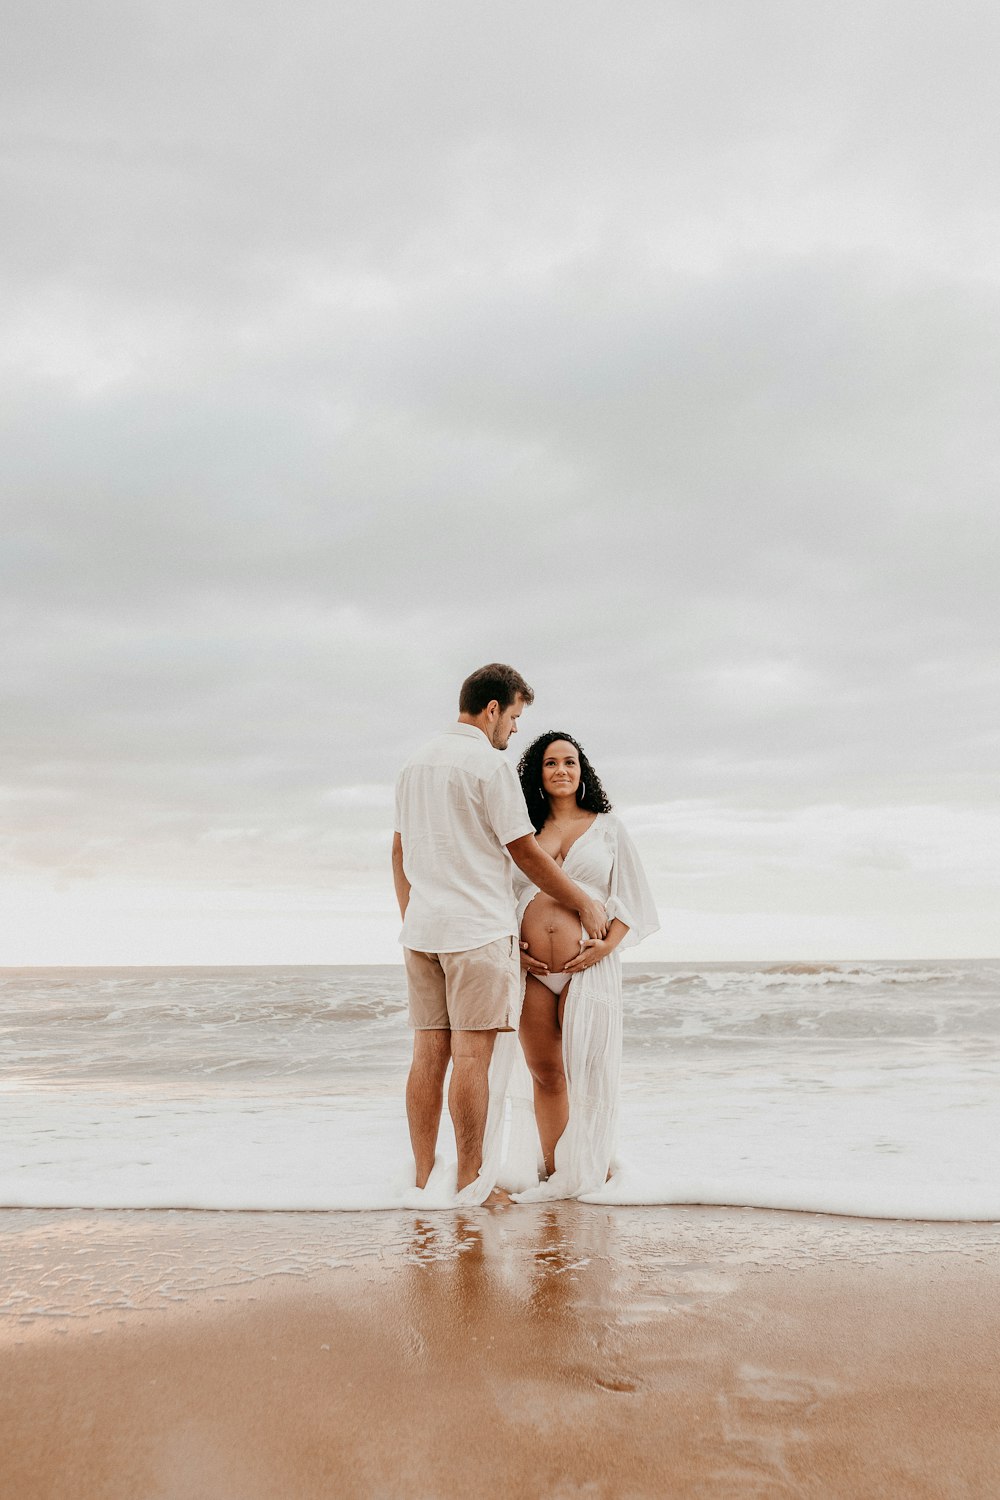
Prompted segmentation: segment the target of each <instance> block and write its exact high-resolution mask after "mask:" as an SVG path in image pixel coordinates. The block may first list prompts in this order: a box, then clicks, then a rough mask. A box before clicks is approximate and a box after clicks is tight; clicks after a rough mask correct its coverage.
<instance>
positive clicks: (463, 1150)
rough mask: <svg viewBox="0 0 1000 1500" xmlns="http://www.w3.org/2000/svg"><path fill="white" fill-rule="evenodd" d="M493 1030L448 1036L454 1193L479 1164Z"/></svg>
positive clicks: (472, 1177) (472, 1178) (470, 1179)
mask: <svg viewBox="0 0 1000 1500" xmlns="http://www.w3.org/2000/svg"><path fill="white" fill-rule="evenodd" d="M496 1039H497V1034H496V1032H495V1031H453V1032H452V1033H451V1065H452V1066H451V1085H450V1087H449V1089H448V1111H449V1113H450V1115H451V1122H452V1124H453V1125H454V1127H455V1146H456V1147H457V1150H458V1181H457V1187H458V1191H459V1192H461V1191H462V1189H463V1188H464V1187H468V1185H469V1183H470V1182H474V1181H475V1180H476V1178H477V1177H478V1175H479V1168H480V1167H481V1166H482V1164H483V1136H484V1135H485V1134H486V1111H487V1109H488V1108H489V1102H490V1089H489V1080H488V1075H489V1068H490V1058H491V1057H492V1056H493V1044H494V1042H495V1041H496Z"/></svg>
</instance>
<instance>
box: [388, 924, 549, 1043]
mask: <svg viewBox="0 0 1000 1500" xmlns="http://www.w3.org/2000/svg"><path fill="white" fill-rule="evenodd" d="M403 958H404V959H405V962H406V989H407V993H408V995H409V1000H410V1025H411V1026H412V1027H413V1029H414V1031H435V1030H444V1031H513V1029H514V1027H513V1024H512V1022H513V1019H514V1017H515V1016H516V1014H517V1001H518V991H519V986H520V982H521V958H520V951H519V949H518V946H517V939H516V938H512V937H504V938H497V939H496V941H495V942H492V943H486V944H484V946H483V947H482V948H469V949H468V950H467V951H466V952H465V953H420V952H418V951H417V950H416V949H415V948H404V949H403Z"/></svg>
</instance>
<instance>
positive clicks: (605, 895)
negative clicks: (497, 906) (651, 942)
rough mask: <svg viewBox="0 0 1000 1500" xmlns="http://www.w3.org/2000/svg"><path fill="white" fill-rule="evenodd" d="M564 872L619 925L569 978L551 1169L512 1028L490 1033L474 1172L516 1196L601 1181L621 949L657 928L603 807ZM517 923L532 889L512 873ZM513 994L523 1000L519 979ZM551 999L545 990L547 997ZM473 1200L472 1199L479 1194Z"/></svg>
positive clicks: (587, 1187)
mask: <svg viewBox="0 0 1000 1500" xmlns="http://www.w3.org/2000/svg"><path fill="white" fill-rule="evenodd" d="M563 869H564V871H565V872H566V874H567V875H568V876H569V877H570V879H571V880H575V881H576V883H577V885H581V886H583V888H584V889H585V890H586V891H587V892H588V894H590V895H592V896H593V897H594V898H595V899H596V900H598V901H601V902H603V904H604V907H605V909H606V911H607V914H608V920H609V921H611V919H612V918H614V917H617V918H618V920H619V921H620V922H623V923H624V924H625V926H626V927H627V928H628V932H627V933H626V935H625V937H624V938H623V939H622V941H621V942H620V943H619V944H618V947H617V948H616V949H615V950H614V952H613V953H610V954H608V956H607V958H603V959H602V960H601V962H600V963H598V964H594V965H593V966H592V967H591V968H589V969H584V970H583V972H582V973H580V974H576V975H574V976H573V978H572V979H571V980H570V982H569V989H568V991H567V993H566V1003H565V1007H564V1012H563V1028H562V1054H563V1068H564V1070H565V1073H566V1085H567V1089H568V1093H569V1124H568V1125H567V1127H566V1129H565V1130H564V1131H563V1134H562V1136H561V1138H560V1140H559V1143H558V1145H557V1146H556V1151H555V1171H554V1173H553V1174H552V1176H551V1177H550V1178H549V1179H548V1181H546V1182H540V1181H539V1169H540V1168H541V1166H542V1161H541V1150H540V1145H539V1140H538V1130H537V1127H536V1125H535V1113H534V1105H533V1093H532V1084H531V1075H530V1074H529V1072H528V1067H527V1064H526V1062H525V1060H524V1054H523V1053H522V1051H521V1047H520V1043H519V1042H518V1040H517V1037H516V1035H509V1034H501V1035H500V1036H498V1038H497V1044H496V1047H495V1049H494V1054H493V1063H492V1066H491V1069H490V1111H489V1118H488V1120H487V1125H486V1141H485V1145H484V1152H483V1170H482V1173H481V1177H482V1178H483V1179H484V1180H487V1181H490V1187H491V1189H492V1186H493V1185H494V1184H495V1183H499V1184H500V1186H501V1187H505V1188H507V1189H508V1190H509V1191H511V1192H513V1193H514V1194H515V1195H516V1196H517V1198H518V1201H520V1202H536V1201H539V1200H543V1199H548V1198H578V1197H580V1196H581V1195H582V1194H584V1193H589V1192H594V1191H596V1190H597V1189H598V1188H602V1187H603V1186H604V1184H605V1181H606V1179H607V1176H608V1172H609V1170H610V1169H611V1166H612V1163H613V1161H614V1155H615V1148H616V1145H617V1140H618V1094H619V1083H620V1075H621V1057H622V966H621V957H620V955H621V952H622V949H623V948H628V947H631V946H633V945H634V944H636V943H639V942H641V941H642V939H643V938H645V937H648V936H649V934H650V933H652V932H655V931H656V930H657V928H658V927H659V925H660V923H659V917H658V915H657V911H656V905H655V903H654V901H653V895H652V892H651V891H650V888H649V883H648V881H647V880H646V876H645V874H644V873H643V869H642V865H641V864H640V862H639V856H638V854H637V853H636V849H635V845H634V844H633V843H632V840H631V839H630V838H629V835H628V833H627V831H626V830H625V828H624V826H623V825H622V824H621V823H620V822H619V820H618V819H617V818H616V817H615V816H614V814H613V813H599V814H598V815H597V817H596V818H595V820H594V822H593V823H592V824H591V826H590V827H589V828H588V829H587V831H586V833H584V834H583V835H582V837H580V838H579V839H577V841H576V843H575V844H574V845H573V846H572V848H571V849H570V851H569V853H568V854H567V856H566V859H565V862H564V864H563ZM514 884H515V894H516V895H517V897H518V911H517V918H518V926H520V923H521V918H522V917H523V915H524V911H525V908H526V907H527V905H528V902H529V901H530V900H531V899H532V897H533V896H535V895H536V894H537V887H536V886H533V885H531V884H530V882H528V881H527V880H526V879H525V878H524V876H522V875H520V873H519V872H516V873H515V883H514ZM521 999H522V1001H523V999H524V981H523V977H522V984H521ZM553 1003H555V996H553ZM479 1201H482V1200H481V1199H480V1200H479Z"/></svg>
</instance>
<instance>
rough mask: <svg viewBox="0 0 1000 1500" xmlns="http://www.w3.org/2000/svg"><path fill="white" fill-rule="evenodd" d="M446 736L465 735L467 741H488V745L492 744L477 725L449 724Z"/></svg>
mask: <svg viewBox="0 0 1000 1500" xmlns="http://www.w3.org/2000/svg"><path fill="white" fill-rule="evenodd" d="M445 734H464V735H465V738H466V739H474V740H486V743H487V745H488V744H489V743H490V742H489V740H487V739H486V736H485V734H484V733H483V731H482V730H481V729H477V728H476V726H475V724H449V725H448V728H447V729H446V730H445Z"/></svg>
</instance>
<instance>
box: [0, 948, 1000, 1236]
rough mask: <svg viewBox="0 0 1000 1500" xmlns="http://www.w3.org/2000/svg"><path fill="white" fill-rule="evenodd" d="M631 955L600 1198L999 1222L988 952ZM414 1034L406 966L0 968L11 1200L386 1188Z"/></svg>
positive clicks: (392, 1187) (249, 1202) (309, 1206)
mask: <svg viewBox="0 0 1000 1500" xmlns="http://www.w3.org/2000/svg"><path fill="white" fill-rule="evenodd" d="M625 975H626V980H625V1047H624V1062H623V1070H622V1120H621V1137H620V1153H619V1154H620V1160H621V1166H620V1170H619V1171H617V1172H616V1174H615V1176H614V1178H613V1179H612V1181H611V1183H610V1184H609V1186H608V1188H607V1189H606V1190H605V1191H604V1192H603V1193H602V1194H601V1195H600V1201H602V1202H607V1203H633V1204H636V1203H662V1204H676V1203H685V1204H694V1203H697V1204H710V1205H733V1206H741V1207H756V1208H775V1209H797V1210H803V1211H807V1212H814V1213H833V1214H848V1215H856V1216H863V1217H873V1218H906V1219H927V1220H932V1219H935V1220H1000V1055H998V1053H1000V960H996V961H966V962H961V961H949V962H935V963H930V962H895V963H890V962H880V963H875V962H863V963H860V962H859V963H829V964H801V963H786V964H782V963H774V964H691V965H685V964H649V965H641V964H632V965H626V967H625ZM409 1047H410V1034H409V1031H408V1029H407V1025H406V1016H405V986H404V977H403V970H402V968H401V967H397V966H385V967H369V966H365V967H360V966H359V967H350V966H337V967H307V968H305V967H304V968H294V967H280V968H278V967H275V968H205V969H196V968H160V969H152V968H150V969H141V968H136V969H5V970H0V1206H3V1207H7V1208H15V1207H31V1208H176V1209H191V1208H193V1209H253V1210H296V1209H297V1210H349V1209H362V1208H367V1209H389V1208H397V1207H399V1205H400V1201H401V1196H402V1193H403V1191H404V1190H405V1188H406V1186H408V1185H409V1183H410V1181H411V1180H412V1178H411V1177H410V1176H409V1172H410V1165H409V1145H408V1139H407V1133H406V1120H405V1114H404V1109H403V1088H404V1083H405V1079H406V1071H407V1064H408V1057H409ZM441 1152H442V1155H444V1156H453V1155H454V1152H453V1150H452V1149H451V1145H450V1142H449V1138H448V1130H447V1117H446V1118H445V1123H444V1126H443V1128H442V1137H441Z"/></svg>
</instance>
